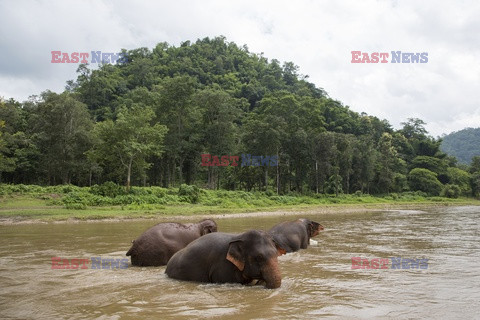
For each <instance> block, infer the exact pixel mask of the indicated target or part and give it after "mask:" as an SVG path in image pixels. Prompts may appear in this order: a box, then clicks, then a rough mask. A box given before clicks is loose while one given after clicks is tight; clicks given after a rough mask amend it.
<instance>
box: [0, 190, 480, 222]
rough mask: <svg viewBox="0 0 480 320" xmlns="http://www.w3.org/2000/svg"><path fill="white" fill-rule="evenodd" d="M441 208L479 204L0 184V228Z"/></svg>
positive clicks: (410, 195)
mask: <svg viewBox="0 0 480 320" xmlns="http://www.w3.org/2000/svg"><path fill="white" fill-rule="evenodd" d="M445 205H457V206H458V205H480V200H475V199H472V198H446V197H429V196H427V195H426V194H424V193H421V192H404V193H390V194H386V195H383V196H382V195H381V196H372V195H369V194H362V193H355V194H339V195H338V196H335V195H328V194H309V195H303V194H296V193H292V194H287V195H277V194H275V193H273V192H272V191H271V190H270V191H252V192H246V191H241V190H237V191H227V190H205V189H201V188H198V187H196V186H189V185H181V186H180V187H179V188H168V189H167V188H161V187H132V189H131V190H130V191H129V192H126V191H125V189H124V188H122V187H121V186H118V185H116V184H113V183H105V184H103V185H101V186H92V187H77V186H72V185H59V186H46V187H45V186H37V185H5V184H0V224H14V223H42V222H78V221H90V220H94V221H98V220H110V221H113V220H121V219H155V220H167V219H176V220H178V219H182V218H188V217H195V218H202V217H216V218H221V217H223V216H228V217H234V216H256V215H273V214H282V212H283V213H284V214H289V215H292V214H295V213H296V212H299V214H308V213H309V212H313V213H314V214H316V213H343V212H345V213H348V212H353V211H362V210H363V211H366V210H389V209H392V208H394V209H397V208H399V209H404V208H412V207H413V208H417V207H419V206H420V207H421V206H429V207H431V206H445Z"/></svg>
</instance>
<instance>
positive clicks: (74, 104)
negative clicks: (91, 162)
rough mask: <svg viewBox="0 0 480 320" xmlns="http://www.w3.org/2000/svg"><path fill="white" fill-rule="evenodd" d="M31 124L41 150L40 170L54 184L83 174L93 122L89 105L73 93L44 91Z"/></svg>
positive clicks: (68, 180) (35, 140)
mask: <svg viewBox="0 0 480 320" xmlns="http://www.w3.org/2000/svg"><path fill="white" fill-rule="evenodd" d="M41 98H42V99H41V101H40V102H39V103H38V105H37V106H36V108H35V109H34V110H33V111H32V112H33V114H32V116H31V118H30V120H29V127H30V130H31V132H32V133H31V134H32V139H33V140H34V142H35V144H36V146H37V148H38V150H39V152H40V164H39V166H40V170H41V171H42V172H43V173H44V174H46V176H47V181H48V182H49V183H50V184H57V183H60V182H61V183H71V182H72V177H73V176H75V175H79V174H81V172H80V171H81V170H82V165H83V162H85V160H86V156H85V152H86V151H87V150H88V149H89V148H90V146H91V138H90V131H91V128H92V126H93V123H92V121H91V120H90V116H89V114H88V111H87V106H86V105H85V104H83V103H81V102H79V101H77V100H76V99H75V98H74V96H73V95H72V94H70V93H67V92H65V93H62V94H56V93H53V92H50V91H46V92H43V93H42V95H41Z"/></svg>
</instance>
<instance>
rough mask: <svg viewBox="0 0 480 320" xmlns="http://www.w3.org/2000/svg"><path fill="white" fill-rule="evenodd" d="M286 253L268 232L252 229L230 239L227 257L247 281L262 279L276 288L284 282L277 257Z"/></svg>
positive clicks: (270, 286)
mask: <svg viewBox="0 0 480 320" xmlns="http://www.w3.org/2000/svg"><path fill="white" fill-rule="evenodd" d="M285 253H286V251H285V250H284V249H282V248H280V247H278V246H277V245H276V244H275V242H274V241H273V238H272V237H271V236H270V235H269V234H268V233H266V232H263V231H257V230H251V231H247V232H245V233H243V234H241V235H239V236H237V237H236V238H234V239H232V240H231V241H230V243H229V245H228V251H227V257H226V258H227V260H228V261H230V262H231V263H233V264H234V265H235V267H236V268H237V269H238V270H240V271H241V273H242V276H243V278H244V280H245V283H247V282H252V281H253V280H261V281H265V286H266V287H267V288H270V289H274V288H278V287H280V285H281V283H282V276H281V273H280V269H279V267H278V261H277V257H278V256H279V255H282V254H285Z"/></svg>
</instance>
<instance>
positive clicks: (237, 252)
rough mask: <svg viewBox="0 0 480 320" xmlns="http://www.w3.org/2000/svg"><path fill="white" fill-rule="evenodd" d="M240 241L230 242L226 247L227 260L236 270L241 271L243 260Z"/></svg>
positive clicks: (243, 266)
mask: <svg viewBox="0 0 480 320" xmlns="http://www.w3.org/2000/svg"><path fill="white" fill-rule="evenodd" d="M242 247H243V242H242V240H234V241H231V242H230V244H229V245H228V252H227V260H228V261H230V262H231V263H233V264H234V265H235V266H236V267H237V268H238V270H240V271H243V269H244V268H245V259H244V257H243V248H242Z"/></svg>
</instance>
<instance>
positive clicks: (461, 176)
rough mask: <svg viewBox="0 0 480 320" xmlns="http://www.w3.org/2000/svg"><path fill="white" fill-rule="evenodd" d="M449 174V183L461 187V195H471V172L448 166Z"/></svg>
mask: <svg viewBox="0 0 480 320" xmlns="http://www.w3.org/2000/svg"><path fill="white" fill-rule="evenodd" d="M447 176H448V179H449V183H450V184H453V185H456V186H457V187H458V188H459V189H460V195H462V196H469V195H470V194H471V193H472V186H471V185H470V179H471V177H470V174H469V173H468V172H466V171H464V170H462V169H459V168H448V170H447Z"/></svg>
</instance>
